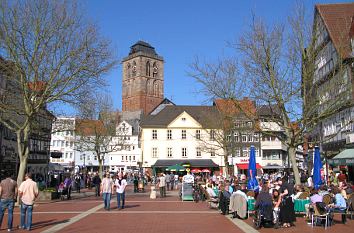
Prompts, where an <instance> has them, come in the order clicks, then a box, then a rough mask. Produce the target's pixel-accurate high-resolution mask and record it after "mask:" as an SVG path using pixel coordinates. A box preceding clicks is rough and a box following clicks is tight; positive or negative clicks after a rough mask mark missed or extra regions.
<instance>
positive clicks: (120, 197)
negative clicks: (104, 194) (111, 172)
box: [115, 172, 127, 209]
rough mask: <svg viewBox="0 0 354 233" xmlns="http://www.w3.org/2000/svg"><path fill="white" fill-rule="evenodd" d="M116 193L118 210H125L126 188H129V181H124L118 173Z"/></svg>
mask: <svg viewBox="0 0 354 233" xmlns="http://www.w3.org/2000/svg"><path fill="white" fill-rule="evenodd" d="M115 186H116V191H117V204H118V209H124V204H125V187H127V181H126V180H125V179H124V177H123V174H122V173H121V172H119V173H118V178H117V179H116V182H115Z"/></svg>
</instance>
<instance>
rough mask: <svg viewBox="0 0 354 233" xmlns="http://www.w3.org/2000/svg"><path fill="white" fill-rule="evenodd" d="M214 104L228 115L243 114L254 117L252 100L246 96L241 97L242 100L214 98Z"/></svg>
mask: <svg viewBox="0 0 354 233" xmlns="http://www.w3.org/2000/svg"><path fill="white" fill-rule="evenodd" d="M214 105H215V106H216V107H217V108H218V110H219V111H220V112H221V113H223V114H224V115H225V116H228V117H234V116H237V115H240V114H244V115H246V117H250V118H254V117H255V116H256V112H257V110H256V105H255V103H254V101H252V100H250V99H248V98H243V99H242V100H232V99H216V100H214Z"/></svg>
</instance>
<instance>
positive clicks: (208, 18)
mask: <svg viewBox="0 0 354 233" xmlns="http://www.w3.org/2000/svg"><path fill="white" fill-rule="evenodd" d="M336 2H351V1H346V0H341V1H334V0H332V1H328V0H325V1H314V0H305V3H306V6H307V9H308V10H309V11H310V12H311V13H313V11H314V4H316V3H336ZM295 3H296V1H295V0H219V1H216V0H149V1H146V0H134V1H129V0H82V7H83V12H85V13H86V14H87V17H88V18H89V19H91V20H93V21H94V22H95V23H96V24H97V25H98V26H99V28H100V31H101V33H102V35H103V36H104V37H106V38H108V39H109V40H110V41H111V42H112V49H113V50H114V51H113V52H114V54H115V55H116V57H117V59H118V60H119V61H120V60H121V59H122V58H124V57H126V56H127V55H128V53H129V50H130V46H132V45H133V44H135V43H136V42H137V41H139V40H143V41H145V42H148V43H149V44H151V45H152V46H153V47H155V50H156V52H157V53H158V54H159V55H160V56H162V57H163V58H164V61H165V64H164V79H165V84H164V92H165V97H166V98H169V99H170V100H172V101H173V102H174V103H175V104H177V105H201V104H203V105H205V104H208V105H211V103H210V102H207V101H206V100H207V99H208V98H207V97H206V96H203V95H202V94H201V93H199V92H198V90H200V86H199V84H198V83H196V81H195V80H193V79H192V78H191V77H189V76H188V71H190V68H189V65H190V64H191V63H192V62H193V60H194V58H195V57H196V56H198V57H200V58H202V59H203V60H206V61H215V60H216V59H218V58H222V57H228V56H234V55H236V54H235V53H236V51H235V50H233V49H231V48H229V47H228V46H227V42H230V41H235V40H237V38H238V37H239V36H240V35H242V32H244V31H245V30H246V29H247V25H248V24H249V23H250V21H251V16H252V12H253V13H254V14H255V15H256V16H257V17H261V18H262V19H264V20H265V21H266V22H267V23H270V24H272V23H275V22H282V21H285V20H286V19H287V16H288V14H289V12H291V11H292V9H293V8H294V6H295ZM236 56H237V55H236ZM106 78H107V81H108V84H109V86H108V87H107V91H108V92H109V93H110V94H111V96H112V99H113V102H114V108H115V109H119V110H121V108H122V107H121V105H122V87H121V83H122V66H121V64H119V65H118V66H117V67H116V68H114V69H113V70H112V71H111V72H110V73H109V74H107V76H106Z"/></svg>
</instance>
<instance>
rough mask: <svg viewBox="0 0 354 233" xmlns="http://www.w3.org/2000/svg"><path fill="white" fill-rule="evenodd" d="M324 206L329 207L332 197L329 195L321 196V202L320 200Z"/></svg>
mask: <svg viewBox="0 0 354 233" xmlns="http://www.w3.org/2000/svg"><path fill="white" fill-rule="evenodd" d="M322 201H323V202H324V203H325V204H326V205H329V204H331V203H332V197H331V195H330V194H325V195H324V196H323V200H322Z"/></svg>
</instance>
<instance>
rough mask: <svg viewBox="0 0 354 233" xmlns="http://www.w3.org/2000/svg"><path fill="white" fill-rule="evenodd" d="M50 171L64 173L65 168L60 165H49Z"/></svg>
mask: <svg viewBox="0 0 354 233" xmlns="http://www.w3.org/2000/svg"><path fill="white" fill-rule="evenodd" d="M48 170H49V171H64V167H63V166H62V165H61V164H58V163H49V164H48Z"/></svg>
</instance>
